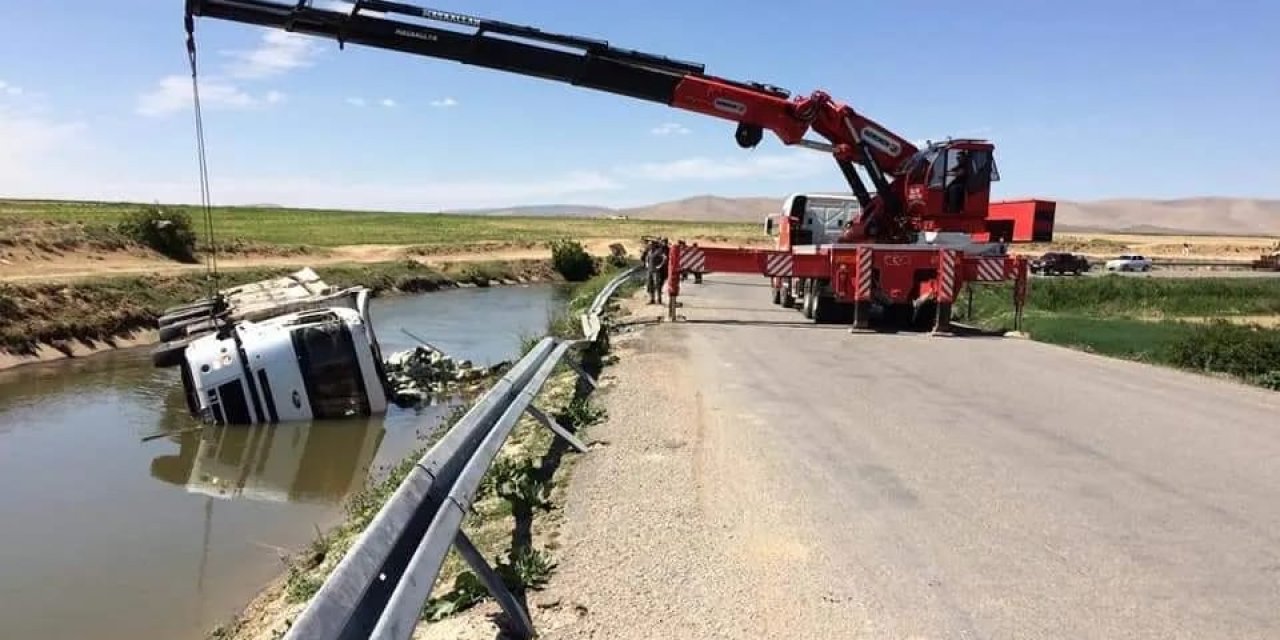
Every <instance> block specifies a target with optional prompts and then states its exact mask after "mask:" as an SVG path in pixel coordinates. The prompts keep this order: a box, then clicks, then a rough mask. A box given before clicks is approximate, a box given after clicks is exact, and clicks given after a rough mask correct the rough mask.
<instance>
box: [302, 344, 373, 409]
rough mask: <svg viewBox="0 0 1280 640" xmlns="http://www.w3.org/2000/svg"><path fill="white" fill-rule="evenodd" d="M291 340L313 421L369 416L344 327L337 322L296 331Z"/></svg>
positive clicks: (357, 362)
mask: <svg viewBox="0 0 1280 640" xmlns="http://www.w3.org/2000/svg"><path fill="white" fill-rule="evenodd" d="M292 339H293V349H294V353H296V354H297V357H298V366H299V368H301V369H302V379H303V380H304V382H305V385H306V389H307V396H308V397H309V398H310V400H311V415H312V417H313V418H317V419H322V418H342V417H348V416H357V415H364V416H367V415H369V412H370V409H369V396H368V395H367V393H366V392H365V388H364V378H362V377H361V375H360V362H359V360H357V359H356V349H355V343H354V342H353V341H352V340H351V331H350V330H348V329H347V327H345V326H343V325H342V324H340V323H337V322H330V323H325V324H322V325H315V326H310V327H300V328H297V329H294V330H293V333H292Z"/></svg>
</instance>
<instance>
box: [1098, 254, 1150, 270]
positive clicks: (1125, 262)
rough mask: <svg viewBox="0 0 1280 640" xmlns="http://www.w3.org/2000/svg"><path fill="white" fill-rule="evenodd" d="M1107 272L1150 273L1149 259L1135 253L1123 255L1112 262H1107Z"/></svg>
mask: <svg viewBox="0 0 1280 640" xmlns="http://www.w3.org/2000/svg"><path fill="white" fill-rule="evenodd" d="M1105 268H1106V270H1107V271H1150V270H1151V258H1148V257H1146V256H1141V255H1138V254H1136V253H1131V254H1125V255H1122V256H1120V257H1119V258H1115V259H1114V260H1108V261H1107V264H1106V265H1105Z"/></svg>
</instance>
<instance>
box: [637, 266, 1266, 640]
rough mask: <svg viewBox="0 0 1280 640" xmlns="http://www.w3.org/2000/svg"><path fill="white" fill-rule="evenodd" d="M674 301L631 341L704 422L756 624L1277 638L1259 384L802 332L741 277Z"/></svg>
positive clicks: (1021, 351) (917, 338) (980, 347)
mask: <svg viewBox="0 0 1280 640" xmlns="http://www.w3.org/2000/svg"><path fill="white" fill-rule="evenodd" d="M684 288H685V291H684V292H685V294H686V295H685V296H684V297H682V298H681V300H682V302H683V303H684V306H683V307H682V308H681V309H680V312H681V313H682V314H684V315H685V316H686V317H687V322H684V323H678V324H674V325H662V326H659V327H655V328H653V329H652V331H655V332H659V331H661V332H667V333H666V334H664V335H666V336H667V337H666V338H664V340H670V341H671V342H673V343H674V345H675V346H674V347H672V351H671V352H672V353H674V354H675V357H676V358H677V359H678V361H677V362H676V363H675V365H674V366H678V367H685V369H684V370H683V371H682V373H681V375H682V376H686V377H687V378H688V384H691V385H694V386H696V390H697V393H698V399H697V402H698V404H699V406H700V407H703V411H704V412H705V413H706V414H707V415H708V416H710V417H706V416H704V417H703V418H699V421H700V425H699V426H698V427H697V430H698V432H699V434H698V436H697V438H698V439H699V440H700V442H699V443H698V446H697V452H696V453H695V456H696V458H695V460H696V461H695V462H694V463H693V464H694V466H695V467H696V468H697V470H698V471H699V473H700V476H699V478H698V480H697V484H698V486H699V494H700V495H701V496H702V498H703V500H704V501H705V502H704V504H703V510H704V511H705V512H709V513H710V514H711V516H713V517H709V518H708V522H711V523H719V524H715V528H717V529H718V530H723V531H726V532H727V533H724V534H723V535H724V539H723V540H722V542H721V543H720V544H722V545H724V546H725V547H726V548H732V547H734V546H735V545H737V546H739V547H742V548H744V549H748V550H750V553H748V554H747V555H746V556H743V557H746V558H748V560H750V562H749V563H748V564H755V565H757V566H767V567H770V569H768V571H767V572H766V574H762V575H764V576H765V577H764V578H763V579H761V580H757V581H755V582H753V583H752V584H753V586H752V587H751V588H750V589H749V590H748V593H747V594H745V595H746V599H748V600H749V599H750V598H754V597H756V596H757V595H758V596H760V597H764V598H765V599H766V600H767V601H769V602H770V604H769V607H770V609H771V611H772V613H770V614H769V616H771V617H770V618H769V619H770V620H771V621H772V623H773V624H774V625H775V628H781V629H785V628H788V626H790V625H792V624H793V623H794V625H795V626H794V627H792V628H793V630H803V629H813V630H815V632H816V630H818V629H821V630H822V632H823V633H824V634H825V635H826V637H869V638H1073V639H1075V638H1108V639H1115V638H1162V639H1167V638H1197V639H1199V638H1276V637H1280V394H1276V393H1273V392H1267V391H1263V390H1257V389H1253V388H1248V387H1245V386H1242V385H1237V384H1234V383H1230V382H1226V381H1221V380H1215V379H1210V378H1206V377H1201V376H1197V375H1192V374H1186V373H1182V372H1177V371H1171V370H1166V369H1161V368H1155V367H1150V366H1144V365H1139V364H1134V363H1128V362H1122V361H1117V360H1111V359H1107V358H1102V357H1096V356H1091V355H1087V354H1083V353H1078V352H1074V351H1070V350H1066V349H1062V348H1058V347H1052V346H1048V345H1042V344H1037V343H1034V342H1031V341H1026V340H1019V339H1014V338H961V337H929V336H925V335H913V334H898V335H866V334H858V335H854V334H850V333H848V332H847V331H845V330H844V329H843V328H841V327H819V326H813V325H809V324H806V323H804V322H803V319H802V317H801V316H800V314H799V313H798V312H796V311H793V310H786V309H781V308H779V307H775V306H773V305H771V304H770V303H769V299H768V298H769V291H768V289H767V288H766V286H765V285H764V284H763V282H762V280H761V279H759V278H736V277H726V276H709V277H708V278H707V280H706V284H704V285H701V286H699V285H694V284H692V283H691V282H689V283H686V284H685V287H684ZM704 418H705V419H706V420H709V421H710V422H711V423H712V426H710V427H704V426H702V425H701V420H703V419H704ZM677 419H689V418H687V417H684V416H677ZM714 424H719V425H721V427H720V430H719V431H717V427H715V426H714ZM704 430H705V431H706V433H709V434H710V435H705V434H704V433H703V431H704ZM717 433H718V434H719V435H716V434H717ZM704 515H705V514H704ZM753 554H754V555H753ZM752 558H754V560H752ZM651 561H657V562H660V560H658V559H654V560H651ZM769 576H772V577H769ZM728 580H729V581H730V582H731V581H732V579H728ZM764 592H771V593H772V595H768V594H766V593H764ZM795 632H796V631H793V633H795ZM676 635H679V634H678V633H677V634H676ZM765 635H769V634H765ZM673 637H674V636H673ZM769 637H774V636H772V635H770V636H769ZM777 637H785V634H781V635H779V636H777ZM794 637H806V636H804V633H803V632H800V635H796V636H794Z"/></svg>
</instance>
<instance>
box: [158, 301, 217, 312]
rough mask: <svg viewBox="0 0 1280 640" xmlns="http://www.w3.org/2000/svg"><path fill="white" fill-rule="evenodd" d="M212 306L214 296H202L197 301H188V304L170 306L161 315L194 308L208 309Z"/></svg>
mask: <svg viewBox="0 0 1280 640" xmlns="http://www.w3.org/2000/svg"><path fill="white" fill-rule="evenodd" d="M212 306H213V298H201V299H199V300H196V301H195V302H188V303H187V304H180V305H177V306H173V307H169V308H168V309H165V310H164V313H163V314H161V315H166V316H168V315H174V314H178V313H182V312H184V311H191V310H192V309H208V308H209V307H212Z"/></svg>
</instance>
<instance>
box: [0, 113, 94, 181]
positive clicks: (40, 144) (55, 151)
mask: <svg viewBox="0 0 1280 640" xmlns="http://www.w3.org/2000/svg"><path fill="white" fill-rule="evenodd" d="M87 129H88V127H87V126H86V125H85V124H84V123H83V122H79V121H58V120H54V119H51V118H49V117H47V116H43V115H39V114H32V113H19V112H15V111H12V110H7V109H4V108H3V107H0V193H5V194H12V195H32V192H31V191H30V190H31V189H33V188H35V189H38V188H40V185H41V183H49V184H52V183H53V182H54V181H56V180H61V181H62V182H67V180H66V177H65V174H64V172H63V170H62V169H63V168H64V166H65V165H64V164H63V163H61V162H59V161H58V158H59V157H60V156H61V157H69V158H75V157H78V156H79V151H80V150H81V149H80V148H79V147H81V145H80V142H81V141H82V139H83V136H84V134H85V132H86V131H87ZM72 182H74V181H72Z"/></svg>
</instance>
